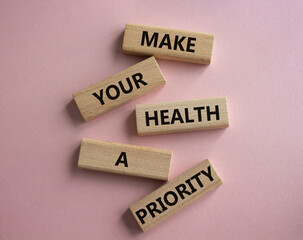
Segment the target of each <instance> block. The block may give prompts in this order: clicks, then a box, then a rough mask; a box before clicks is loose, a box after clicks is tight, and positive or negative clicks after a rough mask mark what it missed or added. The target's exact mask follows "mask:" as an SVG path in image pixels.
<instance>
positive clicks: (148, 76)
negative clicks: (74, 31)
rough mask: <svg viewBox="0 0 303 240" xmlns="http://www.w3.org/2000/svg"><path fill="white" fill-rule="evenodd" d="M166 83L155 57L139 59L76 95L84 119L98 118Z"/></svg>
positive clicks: (75, 98)
mask: <svg viewBox="0 0 303 240" xmlns="http://www.w3.org/2000/svg"><path fill="white" fill-rule="evenodd" d="M164 84H165V79H164V77H163V75H162V73H161V71H160V68H159V66H158V64H157V62H156V60H155V58H154V57H150V58H148V59H146V60H144V61H142V62H139V63H137V64H135V65H133V66H131V67H129V68H127V69H125V70H123V71H121V72H119V73H117V74H115V75H113V76H111V77H109V78H106V79H104V80H102V81H100V82H98V83H96V84H93V85H91V86H90V87H87V88H85V89H83V90H81V91H79V92H77V93H75V94H73V97H74V100H75V102H76V104H77V106H78V108H79V110H80V112H81V115H82V117H83V119H84V120H85V121H88V120H91V119H93V118H95V117H98V116H100V115H102V114H104V113H106V112H108V111H110V110H112V109H114V108H116V107H119V106H121V105H122V104H125V103H127V102H129V101H131V100H133V99H135V98H138V97H140V96H142V95H143V94H146V93H149V92H151V91H152V90H154V89H156V88H159V87H161V86H163V85H164Z"/></svg>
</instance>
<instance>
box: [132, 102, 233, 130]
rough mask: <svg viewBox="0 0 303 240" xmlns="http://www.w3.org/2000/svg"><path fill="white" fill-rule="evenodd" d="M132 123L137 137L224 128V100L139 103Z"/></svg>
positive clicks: (226, 120) (225, 108) (225, 113)
mask: <svg viewBox="0 0 303 240" xmlns="http://www.w3.org/2000/svg"><path fill="white" fill-rule="evenodd" d="M136 122H137V132H138V135H139V136H143V135H152V134H164V133H175V132H186V131H197V130H207V129H217V128H225V127H228V126H229V123H228V113H227V105H226V98H225V97H220V98H208V99H199V100H190V101H180V102H169V103H153V104H139V105H137V106H136Z"/></svg>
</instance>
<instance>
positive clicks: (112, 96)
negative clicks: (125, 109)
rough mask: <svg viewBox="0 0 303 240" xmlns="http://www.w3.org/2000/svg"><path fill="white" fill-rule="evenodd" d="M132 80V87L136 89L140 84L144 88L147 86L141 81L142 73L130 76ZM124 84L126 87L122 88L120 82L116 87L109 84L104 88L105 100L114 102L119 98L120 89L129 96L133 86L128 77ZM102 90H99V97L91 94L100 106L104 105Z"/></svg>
mask: <svg viewBox="0 0 303 240" xmlns="http://www.w3.org/2000/svg"><path fill="white" fill-rule="evenodd" d="M132 80H133V82H134V85H135V86H136V88H137V89H139V88H140V84H141V85H143V86H145V85H147V82H145V81H143V75H142V73H136V74H134V75H132ZM126 82H127V85H128V86H127V87H126V86H124V83H122V81H119V82H118V86H117V85H114V84H111V85H109V86H107V87H106V89H105V94H106V96H107V98H108V99H109V100H116V99H117V98H119V97H120V89H121V91H122V92H123V93H124V94H129V93H131V92H132V91H133V89H134V87H133V84H132V82H131V80H130V78H129V77H127V78H126ZM103 91H104V90H103V88H101V89H100V95H98V94H97V93H95V92H94V93H93V96H94V97H96V98H97V99H98V100H99V101H100V103H101V105H104V104H105V103H104V98H103Z"/></svg>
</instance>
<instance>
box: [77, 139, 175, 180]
mask: <svg viewBox="0 0 303 240" xmlns="http://www.w3.org/2000/svg"><path fill="white" fill-rule="evenodd" d="M171 157H172V151H170V150H164V149H158V148H150V147H143V146H135V145H129V144H122V143H113V142H107V141H99V140H93V139H88V138H83V139H82V143H81V148H80V155H79V160H78V167H80V168H85V169H91V170H97V171H103V172H111V173H118V174H124V175H131V176H138V177H145V178H152V179H158V180H167V179H168V175H169V168H170V162H171Z"/></svg>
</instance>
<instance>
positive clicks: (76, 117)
mask: <svg viewBox="0 0 303 240" xmlns="http://www.w3.org/2000/svg"><path fill="white" fill-rule="evenodd" d="M66 111H67V114H68V115H69V117H70V118H71V120H72V122H73V124H74V125H80V124H82V123H84V120H83V118H82V116H81V113H80V112H79V109H78V107H77V105H76V103H75V101H74V100H73V99H72V100H70V102H69V103H68V104H67V105H66Z"/></svg>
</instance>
